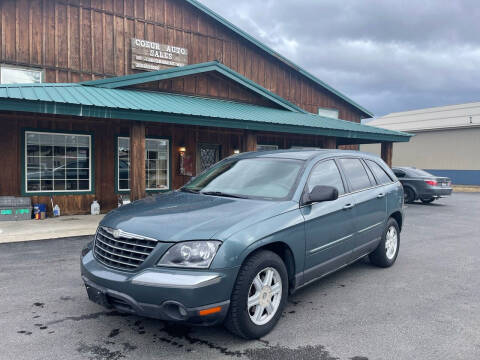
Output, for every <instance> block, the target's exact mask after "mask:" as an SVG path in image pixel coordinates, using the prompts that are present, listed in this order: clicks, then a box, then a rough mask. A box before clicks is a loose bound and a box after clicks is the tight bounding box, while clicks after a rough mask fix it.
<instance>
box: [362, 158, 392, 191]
mask: <svg viewBox="0 0 480 360" xmlns="http://www.w3.org/2000/svg"><path fill="white" fill-rule="evenodd" d="M364 162H365V165H366V166H367V168H368V169H369V170H370V172H371V173H372V176H373V178H374V179H375V182H376V183H377V185H378V186H383V185H388V184H392V183H393V180H392V178H391V177H390V175H388V173H387V172H386V171H385V170H384V169H383V167H382V166H380V164H379V163H377V162H376V161H374V160H371V159H364ZM369 162H372V163H374V164H375V165H377V166H378V167H379V168H380V169H381V170H382V171H383V172H384V173H385V175H387V178H388V179H389V180H390V181H388V182H385V183H381V184H380V182H379V179H377V176H376V175H375V173H374V172H373V170H372V169H371V167H370V165H369Z"/></svg>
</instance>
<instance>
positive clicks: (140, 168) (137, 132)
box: [130, 121, 146, 201]
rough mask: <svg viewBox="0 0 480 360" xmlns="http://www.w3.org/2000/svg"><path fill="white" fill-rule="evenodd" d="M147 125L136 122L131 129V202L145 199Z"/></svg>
mask: <svg viewBox="0 0 480 360" xmlns="http://www.w3.org/2000/svg"><path fill="white" fill-rule="evenodd" d="M145 159H146V156H145V124H144V123H141V122H138V121H134V122H133V123H132V126H131V127H130V201H135V200H138V199H142V198H144V197H145V188H146V183H145V182H146V179H145Z"/></svg>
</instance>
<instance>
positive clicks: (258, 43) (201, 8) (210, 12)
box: [185, 0, 374, 117]
mask: <svg viewBox="0 0 480 360" xmlns="http://www.w3.org/2000/svg"><path fill="white" fill-rule="evenodd" d="M185 1H186V2H187V3H189V4H190V5H192V6H194V7H195V8H197V9H198V10H199V11H201V12H202V13H204V14H206V15H207V16H209V17H211V18H213V19H214V20H215V21H217V22H219V23H221V24H222V25H224V26H226V27H227V28H228V29H230V30H231V31H233V32H234V33H235V34H237V35H239V36H240V37H242V38H243V39H245V40H247V41H248V42H250V43H251V44H253V45H255V46H256V47H258V48H260V49H261V50H263V51H265V52H266V53H268V54H270V55H272V56H273V57H275V58H277V59H278V60H280V61H281V62H283V63H284V64H286V65H288V66H289V67H291V68H293V69H295V70H296V71H298V72H299V73H300V74H302V75H303V76H305V77H307V78H308V79H310V80H311V81H313V82H314V83H315V84H317V85H319V86H320V87H322V88H324V89H325V90H327V91H328V92H330V93H332V94H334V95H336V96H338V97H339V98H340V99H342V100H344V101H345V102H347V103H348V104H350V105H352V106H353V107H354V108H356V109H357V110H359V111H360V112H362V113H363V115H365V116H366V117H373V116H374V114H373V113H372V112H370V111H368V110H367V109H365V108H364V107H362V106H360V105H359V104H357V103H356V102H355V101H353V100H352V99H350V98H349V97H347V96H346V95H344V94H342V93H341V92H340V91H338V90H336V89H334V88H333V87H331V86H330V85H328V84H327V83H325V82H324V81H322V80H320V79H318V78H317V77H316V76H314V75H312V74H310V73H309V72H308V71H306V70H305V69H303V68H301V67H300V66H298V65H297V64H295V63H293V62H291V61H290V60H288V59H287V58H285V57H284V56H282V55H281V54H279V53H278V52H276V51H275V50H273V49H271V48H270V47H268V46H267V45H265V44H264V43H262V42H261V41H259V40H257V39H255V38H254V37H253V36H251V35H250V34H248V33H246V32H245V31H243V30H242V29H240V28H239V27H237V26H235V25H234V24H232V23H231V22H230V21H228V20H227V19H225V18H224V17H222V16H220V15H219V14H217V13H216V12H214V11H213V10H211V9H209V8H208V7H206V6H205V5H203V4H201V3H200V2H198V1H197V0H185Z"/></svg>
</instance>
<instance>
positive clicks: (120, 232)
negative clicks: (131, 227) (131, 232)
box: [112, 229, 122, 239]
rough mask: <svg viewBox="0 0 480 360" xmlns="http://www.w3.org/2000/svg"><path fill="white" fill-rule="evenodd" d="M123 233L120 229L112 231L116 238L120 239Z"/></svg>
mask: <svg viewBox="0 0 480 360" xmlns="http://www.w3.org/2000/svg"><path fill="white" fill-rule="evenodd" d="M121 234H122V231H121V230H118V229H115V230H113V233H112V235H113V237H114V238H115V239H118V238H119V237H120V236H121Z"/></svg>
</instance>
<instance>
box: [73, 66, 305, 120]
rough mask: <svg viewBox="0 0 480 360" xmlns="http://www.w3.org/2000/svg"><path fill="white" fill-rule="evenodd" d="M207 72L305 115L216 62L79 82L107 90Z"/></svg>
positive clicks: (300, 110)
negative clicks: (225, 78)
mask: <svg viewBox="0 0 480 360" xmlns="http://www.w3.org/2000/svg"><path fill="white" fill-rule="evenodd" d="M207 72H216V73H218V74H221V75H223V76H225V77H227V78H229V79H230V80H232V81H234V82H236V83H237V84H239V85H240V86H242V87H244V88H246V89H248V90H250V91H252V92H254V93H256V94H257V95H259V96H261V97H263V98H265V99H267V100H270V101H271V102H273V103H275V104H277V105H278V106H280V107H281V108H283V109H285V110H290V111H295V112H302V113H306V111H305V110H303V109H302V108H300V107H298V106H297V105H295V104H293V103H291V102H289V101H287V100H286V99H284V98H282V97H280V96H278V95H277V94H275V93H273V92H271V91H269V90H267V89H265V88H264V87H262V86H260V85H259V84H257V83H255V82H253V81H251V80H249V79H247V78H246V77H244V76H242V75H240V74H239V73H237V72H235V71H233V70H232V69H230V68H229V67H227V66H225V65H223V64H221V63H219V62H218V61H210V62H206V63H200V64H193V65H186V66H179V67H174V68H170V69H164V70H158V71H149V72H143V73H138V74H131V75H125V76H117V77H112V78H106V79H99V80H91V81H84V82H81V83H80V84H82V85H86V86H95V87H102V88H108V89H118V88H124V87H127V86H133V85H139V84H145V83H149V82H152V81H161V80H168V79H174V78H178V77H184V76H190V75H196V74H202V73H207Z"/></svg>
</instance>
